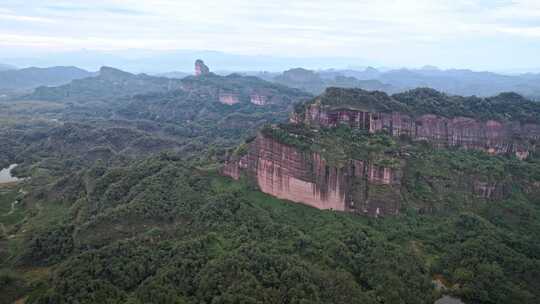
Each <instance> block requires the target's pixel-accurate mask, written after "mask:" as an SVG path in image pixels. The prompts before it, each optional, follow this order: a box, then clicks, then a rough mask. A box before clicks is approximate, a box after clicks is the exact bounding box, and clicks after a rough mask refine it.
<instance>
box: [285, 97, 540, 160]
mask: <svg viewBox="0 0 540 304" xmlns="http://www.w3.org/2000/svg"><path fill="white" fill-rule="evenodd" d="M290 121H291V123H296V124H299V123H306V124H309V125H316V126H323V127H336V126H338V125H340V124H346V125H349V126H350V127H352V128H360V129H365V130H369V131H370V132H371V133H375V132H379V131H383V130H385V131H387V132H389V133H390V134H392V135H393V136H409V137H411V138H412V139H414V140H426V141H429V142H431V143H433V144H435V145H436V146H440V147H452V146H459V147H463V148H466V149H478V150H484V151H486V152H488V153H491V154H509V153H514V154H515V155H516V156H517V157H518V158H520V159H525V158H526V157H527V156H528V154H529V151H531V150H532V149H534V146H533V145H532V144H531V141H536V140H538V139H540V125H536V124H521V123H519V122H499V121H494V120H488V121H479V120H475V119H473V118H468V117H455V118H446V117H441V116H437V115H432V114H426V115H421V116H418V117H411V116H410V115H407V114H402V113H396V112H394V113H377V112H367V111H358V110H350V109H344V110H327V109H323V108H322V107H321V106H320V105H318V104H312V105H311V106H310V107H309V109H308V111H307V112H306V115H305V118H304V120H302V119H301V118H299V117H298V115H294V114H293V115H292V116H291V119H290Z"/></svg>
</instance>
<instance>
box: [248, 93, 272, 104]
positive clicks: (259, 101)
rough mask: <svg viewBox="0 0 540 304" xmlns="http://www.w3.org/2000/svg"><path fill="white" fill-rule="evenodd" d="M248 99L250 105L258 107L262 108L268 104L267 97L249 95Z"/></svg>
mask: <svg viewBox="0 0 540 304" xmlns="http://www.w3.org/2000/svg"><path fill="white" fill-rule="evenodd" d="M250 99H251V103H253V104H256V105H259V106H263V105H265V104H267V103H268V96H265V95H261V94H251V96H250Z"/></svg>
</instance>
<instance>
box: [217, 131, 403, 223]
mask: <svg viewBox="0 0 540 304" xmlns="http://www.w3.org/2000/svg"><path fill="white" fill-rule="evenodd" d="M241 170H245V172H246V173H247V175H248V176H250V178H252V179H253V180H255V181H256V183H257V185H258V186H259V188H260V190H261V191H263V192H265V193H268V194H270V195H273V196H276V197H278V198H282V199H287V200H291V201H294V202H299V203H303V204H306V205H309V206H312V207H315V208H318V209H331V210H338V211H348V212H355V213H361V214H369V215H372V216H378V215H386V214H396V213H397V212H398V209H399V202H400V193H399V187H400V183H401V171H400V170H399V169H391V168H384V167H378V166H375V165H373V164H371V163H369V162H366V161H362V160H351V161H349V162H348V163H347V164H345V166H343V167H341V168H337V167H332V166H329V165H328V164H327V162H326V161H325V160H324V159H323V158H322V157H321V156H320V155H319V154H317V153H307V152H302V151H299V150H298V149H296V148H294V147H291V146H287V145H284V144H281V143H279V142H278V141H276V140H274V139H271V138H268V137H265V136H263V135H261V134H260V135H259V136H258V137H257V138H256V139H255V141H254V142H253V143H252V144H251V145H250V148H249V152H248V154H247V155H245V156H244V157H243V158H241V159H240V160H239V161H235V162H230V163H228V164H226V165H225V166H224V168H223V170H222V173H223V174H224V175H227V176H230V177H232V178H235V179H238V178H239V177H240V171H241Z"/></svg>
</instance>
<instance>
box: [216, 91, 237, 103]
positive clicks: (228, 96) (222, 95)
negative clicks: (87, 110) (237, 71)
mask: <svg viewBox="0 0 540 304" xmlns="http://www.w3.org/2000/svg"><path fill="white" fill-rule="evenodd" d="M219 102H221V103H224V104H227V105H230V106H232V105H233V104H237V103H239V102H240V96H239V94H235V93H228V92H219Z"/></svg>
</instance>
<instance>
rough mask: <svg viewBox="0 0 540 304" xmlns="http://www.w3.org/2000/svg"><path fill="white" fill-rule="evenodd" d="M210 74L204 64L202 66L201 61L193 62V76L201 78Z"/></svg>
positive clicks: (202, 62)
mask: <svg viewBox="0 0 540 304" xmlns="http://www.w3.org/2000/svg"><path fill="white" fill-rule="evenodd" d="M208 74H210V69H209V68H208V66H206V64H204V61H202V60H201V59H197V61H195V76H203V75H208Z"/></svg>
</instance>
